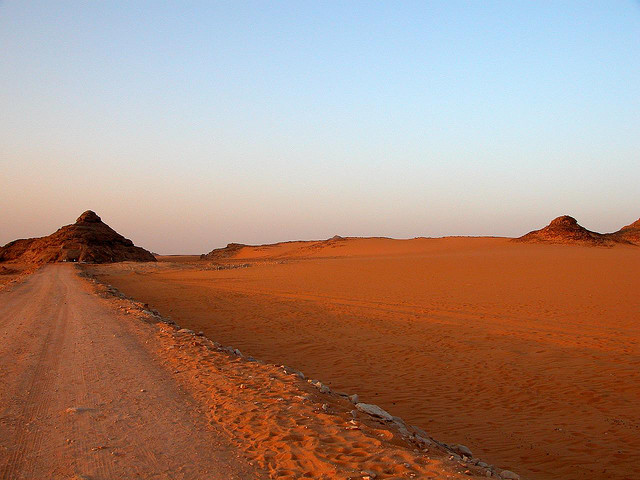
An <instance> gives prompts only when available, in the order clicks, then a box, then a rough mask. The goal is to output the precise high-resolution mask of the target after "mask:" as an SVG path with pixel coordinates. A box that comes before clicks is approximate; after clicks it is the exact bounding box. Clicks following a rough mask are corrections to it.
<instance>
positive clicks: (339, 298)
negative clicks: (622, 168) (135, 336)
mask: <svg viewBox="0 0 640 480" xmlns="http://www.w3.org/2000/svg"><path fill="white" fill-rule="evenodd" d="M317 243H319V242H316V244H317ZM307 247H311V248H307ZM305 256H306V257H309V258H307V259H301V257H305ZM260 257H262V258H263V260H261V261H257V260H255V259H257V258H260ZM322 257H326V258H322ZM330 257H336V258H330ZM292 258H296V259H295V260H292ZM266 259H270V260H266ZM229 262H231V263H233V262H241V263H244V262H250V263H252V264H253V266H251V267H250V268H238V269H230V270H218V271H216V270H204V269H203V268H204V267H206V266H207V265H209V264H208V263H206V262H202V263H200V264H197V263H196V264H191V265H190V264H186V263H175V262H174V263H160V264H146V265H135V264H123V265H113V266H104V267H96V271H98V272H101V273H102V274H105V275H106V276H105V277H103V278H104V280H106V281H107V282H108V283H111V284H113V285H115V286H117V287H118V288H120V289H121V290H122V291H124V292H125V293H127V294H129V295H132V296H133V297H135V298H136V299H139V300H141V301H144V302H147V303H149V304H151V305H152V306H154V307H155V308H157V309H158V310H160V312H161V313H163V314H165V315H169V316H171V317H173V319H174V320H176V321H177V322H178V323H180V324H181V325H183V326H185V327H187V328H191V329H194V330H196V331H198V330H203V331H204V332H205V333H206V334H207V336H209V337H211V338H213V339H215V340H217V341H219V342H221V343H223V344H232V345H234V346H236V347H238V348H240V349H241V350H242V351H243V352H245V353H247V354H249V355H253V356H255V357H258V358H261V359H264V360H267V361H270V362H274V363H284V364H287V365H291V366H292V367H294V368H297V369H300V370H302V371H303V372H305V373H306V374H307V375H309V376H311V377H315V378H319V379H321V380H322V381H324V382H325V383H328V384H329V385H330V386H331V387H332V388H334V389H337V390H346V391H349V392H357V393H359V394H360V396H361V399H362V401H365V402H371V403H377V404H379V405H381V406H382V407H383V408H385V409H387V410H389V411H390V412H391V413H392V414H394V415H398V416H401V417H403V418H405V419H406V420H407V421H409V422H410V423H414V424H417V425H420V426H422V427H423V428H424V429H425V430H427V432H428V433H429V434H430V435H432V436H433V437H435V438H438V439H440V440H444V441H449V442H456V443H463V444H465V445H468V446H469V447H470V448H471V449H472V450H473V452H474V454H475V455H477V456H479V457H481V458H484V459H487V460H488V461H491V462H493V463H495V464H497V465H500V466H502V467H504V468H510V469H511V470H514V471H517V472H519V473H521V474H523V475H524V476H525V477H528V478H536V479H567V480H570V479H576V480H577V479H584V478H607V479H617V480H622V479H629V480H630V479H633V478H637V477H636V470H637V452H638V451H639V450H640V424H639V423H638V418H639V416H640V402H639V400H638V399H640V373H639V372H640V322H639V320H640V295H638V292H640V279H639V277H638V271H640V249H638V248H637V247H626V246H617V247H614V248H593V247H582V246H562V245H535V244H518V243H513V242H510V241H509V240H507V239H487V238H477V239H474V238H451V239H433V240H429V239H416V240H407V241H397V240H389V239H349V240H346V241H341V242H337V246H335V245H334V246H328V245H324V246H323V245H320V246H317V245H316V246H312V245H311V244H308V243H307V244H303V243H301V242H294V243H288V244H281V245H279V246H273V247H252V248H245V249H242V250H241V251H240V253H239V255H238V258H237V259H231V260H229ZM194 265H200V266H201V267H202V268H196V267H195V266H194Z"/></svg>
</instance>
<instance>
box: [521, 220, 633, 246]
mask: <svg viewBox="0 0 640 480" xmlns="http://www.w3.org/2000/svg"><path fill="white" fill-rule="evenodd" d="M636 223H638V222H636ZM633 225H635V224H632V225H629V227H625V228H630V227H632V226H633ZM623 230H624V229H623ZM620 232H622V230H620V231H619V232H616V233H615V234H612V233H604V234H603V233H597V232H592V231H591V230H587V229H586V228H584V227H583V226H582V225H580V224H579V223H578V222H577V220H576V219H575V218H573V217H570V216H568V215H563V216H561V217H558V218H555V219H554V220H552V221H551V223H550V224H549V225H547V226H546V227H544V228H541V229H540V230H534V231H532V232H529V233H527V234H526V235H523V236H522V237H519V238H516V239H514V241H516V242H529V243H558V244H580V245H594V246H612V245H614V244H616V243H625V244H631V243H633V242H631V241H630V240H629V239H628V238H627V237H626V236H625V234H624V233H622V234H621V233H620Z"/></svg>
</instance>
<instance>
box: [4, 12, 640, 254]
mask: <svg viewBox="0 0 640 480" xmlns="http://www.w3.org/2000/svg"><path fill="white" fill-rule="evenodd" d="M0 108H1V112H2V113H1V114H0V244H5V243H7V242H9V241H11V240H13V239H15V238H23V237H32V236H42V235H47V234H49V233H52V232H53V231H55V230H56V229H57V228H58V227H60V226H62V225H65V224H69V223H73V222H74V221H75V219H76V217H77V216H79V215H80V213H82V212H83V211H84V210H87V209H92V210H94V211H96V212H97V213H98V214H99V215H100V216H101V217H102V219H103V220H104V221H105V222H106V223H108V224H109V225H110V226H111V227H113V228H114V229H116V230H117V231H118V232H120V233H122V234H123V235H125V236H127V237H129V238H131V239H132V240H133V241H134V242H135V243H136V244H138V245H141V246H143V247H145V248H147V249H149V250H152V251H154V252H159V253H185V254H186V253H194V254H195V253H203V252H208V251H210V250H211V249H213V248H216V247H220V246H224V245H226V244H227V243H229V242H240V243H249V244H259V243H269V242H276V241H284V240H294V239H322V238H328V237H331V236H333V235H343V236H390V237H395V238H411V237H415V236H445V235H500V236H503V235H504V236H516V235H522V234H524V233H526V232H528V231H530V230H533V229H535V228H540V227H542V226H544V225H546V224H547V223H548V222H549V221H550V220H551V219H552V218H554V217H557V216H559V215H563V214H569V215H572V216H574V217H576V218H577V219H578V221H579V222H580V223H581V224H582V225H583V226H585V227H587V228H589V229H592V230H596V231H601V232H609V231H614V230H617V229H618V228H620V227H621V226H622V225H626V224H629V223H631V222H633V221H635V220H637V219H638V217H640V188H639V187H638V185H639V183H638V179H640V133H639V132H640V3H639V2H637V1H610V0H609V1H595V0H594V1H575V2H574V1H566V0H563V1H533V0H531V1H518V0H505V1H455V0H454V1H452V0H446V1H438V2H435V1H434V2H428V1H417V2H409V1H407V2H395V1H394V2H391V1H390V2H358V1H349V2H344V1H339V2H326V1H318V2H299V1H292V2H285V1H282V2H272V1H266V0H265V1H259V2H250V1H243V2H238V1H226V2H215V1H203V2H157V1H149V2H138V1H122V2H120V1H115V0H114V1H109V2H84V1H77V2H69V1H50V2H36V1H17V0H16V1H0Z"/></svg>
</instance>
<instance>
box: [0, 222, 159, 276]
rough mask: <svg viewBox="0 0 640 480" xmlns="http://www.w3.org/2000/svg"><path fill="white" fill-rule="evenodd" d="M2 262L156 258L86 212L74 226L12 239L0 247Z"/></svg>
mask: <svg viewBox="0 0 640 480" xmlns="http://www.w3.org/2000/svg"><path fill="white" fill-rule="evenodd" d="M4 261H20V262H30V263H53V262H87V263H110V262H122V261H134V262H155V261H156V259H155V257H154V256H153V255H152V254H151V253H150V252H148V251H147V250H145V249H144V248H141V247H136V246H135V245H134V244H133V242H132V241H131V240H129V239H127V238H125V237H123V236H122V235H120V234H119V233H118V232H116V231H115V230H113V229H112V228H111V227H109V225H107V224H105V223H103V222H102V220H101V219H100V217H99V216H98V215H96V214H95V213H94V212H92V211H91V210H87V211H86V212H84V213H83V214H82V215H80V217H78V219H77V220H76V223H74V224H72V225H66V226H64V227H62V228H60V229H59V230H58V231H57V232H55V233H52V234H51V235H49V236H47V237H41V238H28V239H20V240H15V241H13V242H11V243H8V244H7V245H5V246H4V247H0V262H4Z"/></svg>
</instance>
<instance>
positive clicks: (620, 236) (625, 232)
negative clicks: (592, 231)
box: [608, 219, 640, 245]
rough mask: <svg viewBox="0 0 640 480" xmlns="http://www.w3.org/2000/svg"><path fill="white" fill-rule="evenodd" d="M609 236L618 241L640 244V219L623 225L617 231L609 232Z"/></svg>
mask: <svg viewBox="0 0 640 480" xmlns="http://www.w3.org/2000/svg"><path fill="white" fill-rule="evenodd" d="M608 236H609V237H610V238H613V239H617V240H618V241H625V242H631V243H634V244H636V245H640V219H638V220H636V221H635V222H633V223H632V224H631V225H627V226H626V227H622V228H621V229H620V230H618V231H617V232H615V233H609V234H608Z"/></svg>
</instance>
